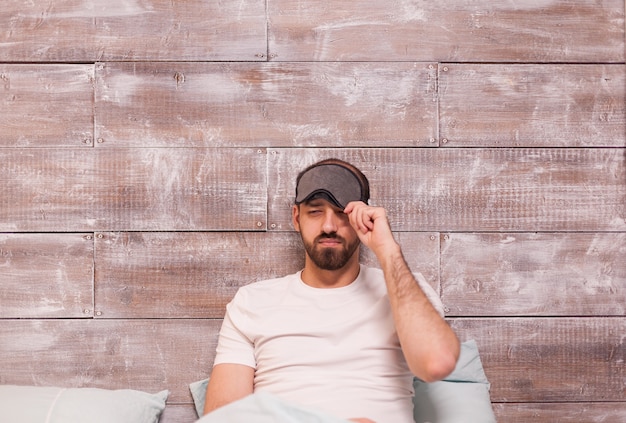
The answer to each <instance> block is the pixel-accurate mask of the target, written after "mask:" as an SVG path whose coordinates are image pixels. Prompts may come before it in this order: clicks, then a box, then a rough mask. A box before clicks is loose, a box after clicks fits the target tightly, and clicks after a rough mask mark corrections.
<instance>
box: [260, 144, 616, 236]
mask: <svg viewBox="0 0 626 423" xmlns="http://www.w3.org/2000/svg"><path fill="white" fill-rule="evenodd" d="M334 156H336V157H339V158H343V159H347V160H348V161H350V162H353V163H355V164H356V165H357V166H358V167H360V168H361V169H362V170H363V172H364V173H365V175H367V176H368V178H369V179H370V183H371V185H372V203H376V204H379V205H383V206H385V207H386V208H387V209H388V210H389V215H390V218H391V224H392V228H393V229H394V230H396V231H451V232H454V231H527V232H530V231H533V232H534V231H623V230H624V229H626V220H625V218H626V210H625V208H624V204H626V183H625V181H626V157H625V155H624V150H623V149H474V148H472V149H447V148H446V149H443V148H441V149H406V148H405V149H366V150H363V149H358V150H357V149H317V150H311V149H274V150H271V151H270V154H269V158H268V161H269V165H268V170H269V175H268V181H269V182H268V190H269V192H268V195H269V197H268V198H269V203H268V206H269V212H268V213H269V215H268V217H269V223H270V228H275V229H283V228H285V227H288V226H287V225H288V223H289V222H290V215H289V212H288V210H289V205H290V204H291V203H292V202H293V198H294V194H295V179H296V175H297V173H298V172H299V171H300V170H302V169H304V168H305V167H306V166H307V165H309V164H311V163H313V162H315V161H317V160H318V159H322V158H327V157H334Z"/></svg>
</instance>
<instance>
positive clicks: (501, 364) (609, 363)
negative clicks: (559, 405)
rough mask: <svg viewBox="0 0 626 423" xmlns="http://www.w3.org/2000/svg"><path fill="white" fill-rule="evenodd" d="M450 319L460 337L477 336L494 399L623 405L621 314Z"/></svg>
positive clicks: (624, 326) (625, 326) (625, 325)
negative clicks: (616, 315) (614, 315)
mask: <svg viewBox="0 0 626 423" xmlns="http://www.w3.org/2000/svg"><path fill="white" fill-rule="evenodd" d="M450 324H451V326H452V328H453V329H454V330H455V331H456V332H457V333H458V334H459V337H460V338H461V339H462V340H467V339H475V340H476V342H477V344H478V347H479V351H480V357H481V360H482V362H483V365H484V368H485V374H486V375H487V378H488V379H489V382H490V383H491V400H492V401H493V402H578V401H580V402H595V401H597V402H610V401H617V402H621V404H622V405H621V406H622V407H623V401H624V394H625V393H626V366H624V358H625V357H626V344H625V338H624V333H626V318H625V317H610V318H608V317H607V318H603V317H577V318H499V319H478V318H474V319H467V318H458V319H456V318H454V319H450ZM617 407H619V405H618V406H617Z"/></svg>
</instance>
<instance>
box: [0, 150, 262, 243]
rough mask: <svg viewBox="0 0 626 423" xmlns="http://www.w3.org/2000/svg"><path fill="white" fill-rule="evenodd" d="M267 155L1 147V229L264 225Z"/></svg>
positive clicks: (250, 227) (257, 152)
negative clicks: (2, 148)
mask: <svg viewBox="0 0 626 423" xmlns="http://www.w3.org/2000/svg"><path fill="white" fill-rule="evenodd" d="M265 157H266V156H265V151H264V150H263V149H236V150H235V149H195V148H178V149H89V150H82V151H80V152H79V151H78V150H68V149H62V150H58V149H28V150H17V149H5V150H0V162H1V163H3V166H2V167H1V168H0V180H3V181H6V182H5V183H4V184H2V185H0V231H68V232H70V231H89V230H214V229H224V230H230V229H233V230H259V229H263V228H264V227H265V220H266V217H265V216H266V192H265V190H266V158H265ZM5 164H6V165H5Z"/></svg>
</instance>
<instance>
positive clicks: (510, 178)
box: [0, 0, 626, 423]
mask: <svg viewBox="0 0 626 423" xmlns="http://www.w3.org/2000/svg"><path fill="white" fill-rule="evenodd" d="M624 6H625V5H624V1H623V0H594V1H592V0H580V1H571V0H570V1H567V0H532V1H531V0H522V1H508V0H507V1H504V0H494V1H490V2H476V1H466V0H451V1H446V2H425V1H411V0H393V1H380V0H378V1H377V0H359V1H354V0H350V1H346V0H339V1H334V2H328V1H322V0H309V1H306V2H294V1H287V0H241V1H239V2H212V1H201V0H188V1H184V2H173V1H166V0H109V1H107V2H99V1H96V0H54V1H46V2H44V1H25V0H5V1H4V2H3V6H2V8H1V9H0V28H1V29H0V319H1V321H0V363H1V365H0V383H17V384H37V385H59V384H62V385H69V386H95V387H103V388H134V389H141V390H147V391H157V390H161V389H170V390H171V391H172V394H171V396H170V399H169V401H168V407H167V409H166V412H165V415H164V417H163V419H162V420H163V421H164V422H166V423H176V422H190V421H193V420H194V419H195V413H194V411H193V408H192V406H191V397H190V394H189V391H188V389H187V385H188V384H189V383H190V382H193V381H196V380H199V379H202V378H204V377H206V376H207V375H208V374H209V372H210V368H211V365H212V360H213V355H214V349H215V344H216V340H217V331H218V330H219V327H220V323H221V320H220V319H221V317H222V315H223V313H224V307H225V304H226V303H227V302H228V301H229V300H230V298H231V297H232V295H233V294H234V292H235V291H236V289H237V287H239V286H241V285H244V284H248V283H250V282H253V281H255V280H259V279H264V278H268V277H273V276H277V275H282V274H285V273H288V272H293V271H296V270H298V269H299V268H300V267H301V266H302V264H303V262H302V254H303V252H302V250H301V247H300V244H299V240H298V236H297V234H295V233H294V232H293V229H292V227H291V224H290V219H289V206H290V204H291V201H292V198H293V193H294V178H295V174H296V173H297V171H299V170H300V169H301V168H303V167H304V166H306V165H308V164H309V163H312V162H314V161H316V160H318V159H321V158H325V157H340V158H344V159H348V160H350V161H352V162H354V163H355V164H357V165H358V166H360V167H361V168H362V169H363V171H364V172H365V173H366V174H367V176H368V177H369V178H370V180H371V183H372V197H373V203H374V204H378V205H384V206H386V207H387V208H388V210H389V214H390V218H391V221H392V226H393V229H394V231H396V234H397V237H398V240H399V241H400V243H401V244H402V245H403V247H404V249H405V253H406V255H407V258H408V261H409V262H410V264H411V266H412V268H413V269H414V270H419V271H421V272H422V273H423V274H424V275H425V276H426V277H427V278H428V280H429V281H430V282H431V283H432V285H433V286H434V287H435V288H436V289H437V290H438V291H439V292H440V294H441V297H442V299H443V301H444V304H445V307H446V310H447V313H448V320H449V322H450V324H451V325H452V326H453V327H454V329H455V330H456V331H457V333H458V334H459V336H460V337H461V338H462V339H463V340H465V339H470V338H473V339H476V340H477V342H478V345H479V347H480V350H481V356H482V359H483V363H484V366H485V369H486V373H487V376H488V377H489V379H490V381H491V382H492V385H491V386H492V390H491V395H492V400H493V402H494V409H495V412H496V414H497V416H498V418H499V421H502V422H507V423H511V422H531V421H532V422H556V421H559V422H569V421H571V422H604V423H607V422H608V423H618V422H620V423H621V422H623V421H626V369H625V364H624V359H625V356H626V347H625V339H626V209H625V203H626V107H625V100H626V65H625V37H624V34H625V29H624ZM363 260H364V261H365V262H368V263H373V262H374V261H373V260H372V257H371V255H370V254H369V253H368V252H365V253H364V257H363Z"/></svg>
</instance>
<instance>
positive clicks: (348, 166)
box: [296, 158, 370, 203]
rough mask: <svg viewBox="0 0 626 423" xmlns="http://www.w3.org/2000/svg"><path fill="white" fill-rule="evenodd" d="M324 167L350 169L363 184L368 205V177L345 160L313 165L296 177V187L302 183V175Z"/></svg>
mask: <svg viewBox="0 0 626 423" xmlns="http://www.w3.org/2000/svg"><path fill="white" fill-rule="evenodd" d="M323 165H337V166H341V167H344V168H346V169H348V170H349V171H350V172H352V173H353V174H354V175H355V176H356V177H357V179H358V180H359V182H360V183H361V188H362V189H363V192H362V194H363V198H364V200H365V203H367V202H368V201H369V199H370V182H369V181H368V180H367V177H366V176H365V175H364V174H363V172H361V170H360V169H359V168H358V167H356V166H354V165H353V164H351V163H348V162H346V161H344V160H341V159H336V158H330V159H324V160H321V161H319V162H316V163H313V164H312V165H310V166H308V167H307V168H306V169H304V170H302V171H301V172H300V173H298V176H297V177H296V186H298V183H299V182H300V179H301V178H302V175H304V174H305V173H306V172H308V171H309V170H311V169H313V168H315V167H318V166H323Z"/></svg>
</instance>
